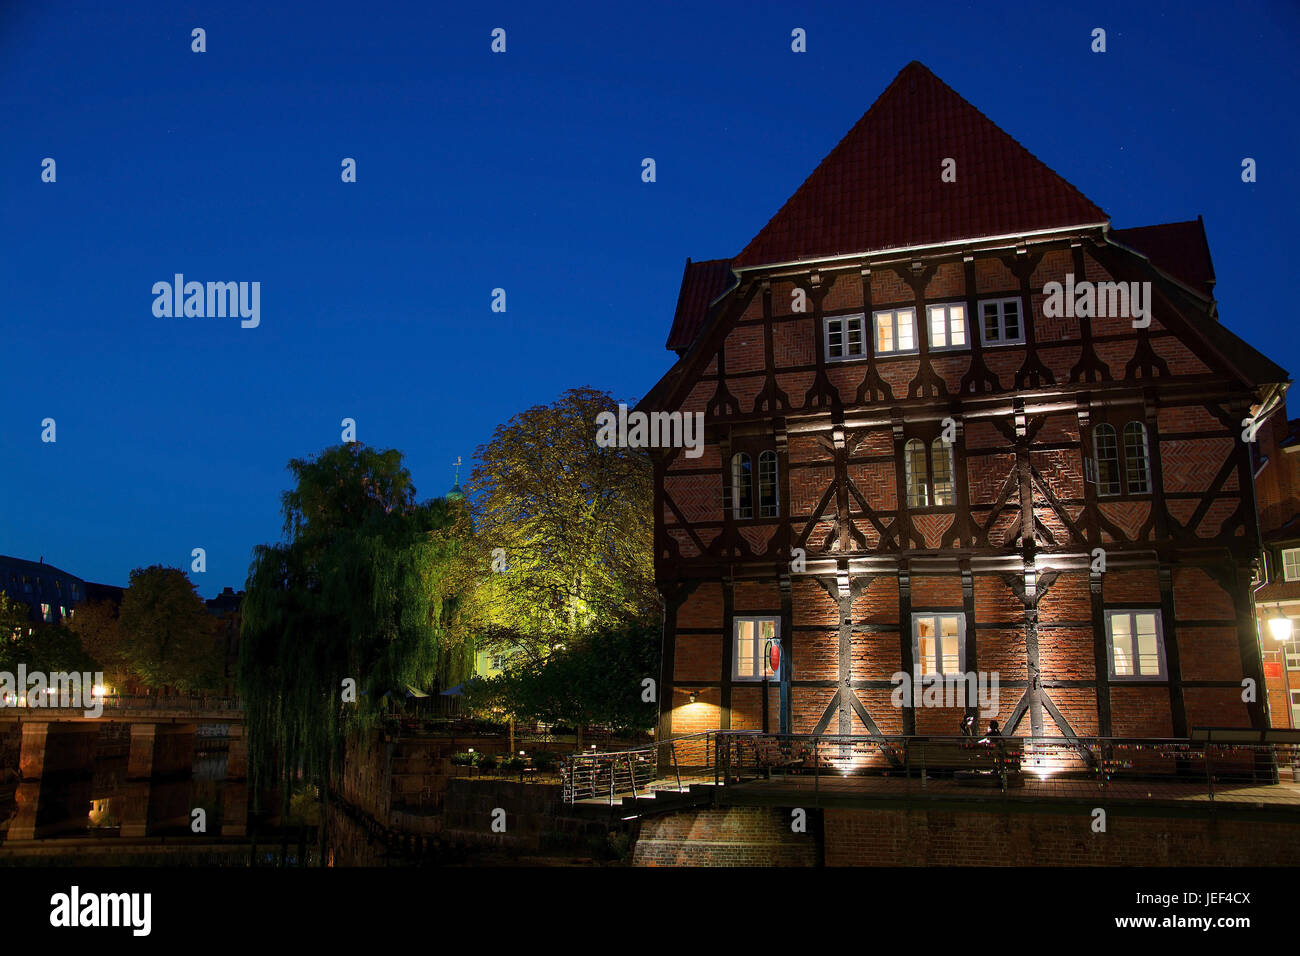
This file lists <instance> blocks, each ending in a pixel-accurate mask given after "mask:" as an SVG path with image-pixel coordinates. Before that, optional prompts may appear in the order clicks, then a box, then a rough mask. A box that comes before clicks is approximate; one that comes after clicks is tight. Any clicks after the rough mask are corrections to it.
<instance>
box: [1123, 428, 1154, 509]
mask: <svg viewBox="0 0 1300 956" xmlns="http://www.w3.org/2000/svg"><path fill="white" fill-rule="evenodd" d="M1124 463H1125V464H1126V465H1127V466H1128V468H1127V472H1128V474H1127V478H1128V493H1129V494H1130V495H1139V494H1147V493H1148V492H1150V491H1151V467H1150V460H1149V456H1148V455H1147V427H1146V426H1145V425H1143V424H1142V423H1141V422H1129V423H1128V424H1127V425H1125V426H1124Z"/></svg>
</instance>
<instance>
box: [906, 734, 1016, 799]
mask: <svg viewBox="0 0 1300 956" xmlns="http://www.w3.org/2000/svg"><path fill="white" fill-rule="evenodd" d="M982 741H983V742H982ZM1024 751H1025V744H1024V741H1023V740H1021V739H1020V738H1018V737H987V738H985V737H974V738H969V739H960V740H957V739H953V738H938V739H928V738H924V737H922V738H917V739H915V740H913V741H912V742H911V746H910V748H909V751H908V757H909V761H910V763H911V766H912V767H913V768H918V769H919V768H924V770H925V771H926V772H927V773H928V772H930V771H932V770H937V771H943V772H951V773H952V774H953V775H954V776H955V777H957V778H958V779H960V780H963V781H964V782H976V783H978V782H983V781H1001V780H1002V778H1003V777H1004V776H1005V779H1006V786H1009V787H1019V786H1024V779H1023V778H1022V777H1021V775H1020V761H1021V758H1022V757H1023V756H1024Z"/></svg>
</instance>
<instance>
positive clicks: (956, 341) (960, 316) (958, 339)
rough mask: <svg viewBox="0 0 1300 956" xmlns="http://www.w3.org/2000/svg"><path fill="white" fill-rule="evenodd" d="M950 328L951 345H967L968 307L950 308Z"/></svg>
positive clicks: (956, 306)
mask: <svg viewBox="0 0 1300 956" xmlns="http://www.w3.org/2000/svg"><path fill="white" fill-rule="evenodd" d="M948 328H949V330H950V332H951V333H952V334H951V335H950V336H949V337H950V338H951V339H952V341H951V342H950V343H949V344H950V345H965V344H966V307H965V306H964V305H950V306H948Z"/></svg>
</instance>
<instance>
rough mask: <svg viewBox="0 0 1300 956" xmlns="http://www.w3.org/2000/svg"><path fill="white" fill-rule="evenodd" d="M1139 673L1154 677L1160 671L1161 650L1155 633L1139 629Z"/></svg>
mask: <svg viewBox="0 0 1300 956" xmlns="http://www.w3.org/2000/svg"><path fill="white" fill-rule="evenodd" d="M1138 673H1139V674H1142V675H1144V676H1149V677H1154V676H1156V675H1158V674H1159V673H1160V651H1159V649H1158V648H1157V646H1156V636H1155V635H1154V634H1144V633H1142V631H1141V630H1140V629H1139V630H1138Z"/></svg>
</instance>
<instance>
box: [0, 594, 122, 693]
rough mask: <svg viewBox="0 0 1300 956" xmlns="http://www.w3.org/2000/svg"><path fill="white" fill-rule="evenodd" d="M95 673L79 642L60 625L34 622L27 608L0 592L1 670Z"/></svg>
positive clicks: (11, 671)
mask: <svg viewBox="0 0 1300 956" xmlns="http://www.w3.org/2000/svg"><path fill="white" fill-rule="evenodd" d="M19 664H23V665H25V666H26V667H27V670H28V671H44V672H45V673H47V674H49V673H56V672H59V671H91V672H94V671H97V670H99V665H98V664H97V663H96V661H95V659H94V657H92V656H91V655H90V654H88V653H86V651H85V649H84V648H83V647H82V644H81V639H80V638H79V637H78V636H77V635H76V634H75V633H73V632H72V631H71V630H70V629H69V628H68V627H66V626H64V625H63V624H62V623H57V622H56V623H33V622H31V621H29V620H28V619H27V605H25V604H22V603H21V602H18V601H14V600H12V599H10V598H9V597H8V595H6V594H3V593H0V670H5V671H9V672H10V673H16V672H17V670H18V665H19Z"/></svg>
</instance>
